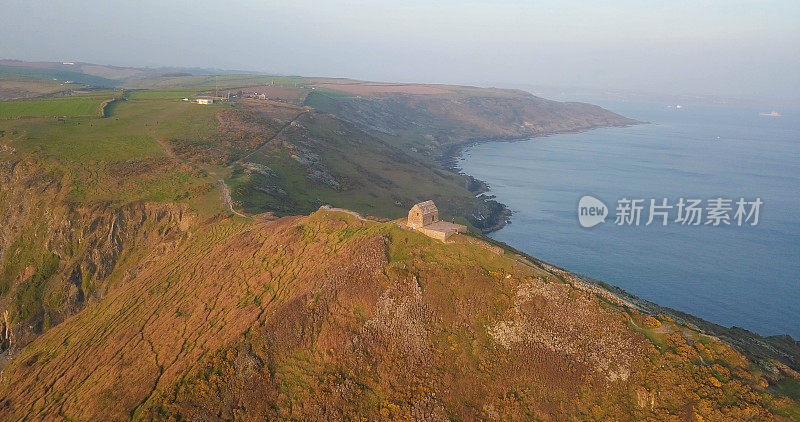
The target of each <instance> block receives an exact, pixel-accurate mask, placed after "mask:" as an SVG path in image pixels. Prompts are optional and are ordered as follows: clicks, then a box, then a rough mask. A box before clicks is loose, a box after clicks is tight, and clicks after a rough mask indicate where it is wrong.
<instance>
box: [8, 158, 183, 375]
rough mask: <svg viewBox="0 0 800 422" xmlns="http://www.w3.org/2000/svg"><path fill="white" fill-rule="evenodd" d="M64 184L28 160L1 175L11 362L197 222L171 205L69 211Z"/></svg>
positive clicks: (107, 205)
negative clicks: (132, 263) (132, 264)
mask: <svg viewBox="0 0 800 422" xmlns="http://www.w3.org/2000/svg"><path fill="white" fill-rule="evenodd" d="M65 180H66V179H64V178H62V177H60V176H59V175H58V174H55V173H48V172H47V171H46V170H44V169H43V168H42V167H40V166H38V165H37V164H36V163H33V162H30V161H6V162H4V163H3V167H2V171H0V183H3V185H4V186H6V187H7V189H4V190H3V193H2V194H1V195H0V215H2V219H3V221H5V222H7V224H4V225H3V227H2V228H0V273H1V274H2V275H3V279H2V284H1V285H0V289H2V290H1V291H2V296H0V312H3V314H4V316H5V317H4V322H3V326H2V330H0V331H2V332H3V333H4V334H2V337H0V352H2V353H3V354H4V356H5V357H8V356H11V355H13V354H14V353H15V352H16V351H18V350H19V349H20V348H22V347H24V346H25V345H26V344H28V343H29V342H30V341H32V340H33V339H35V338H36V337H38V336H39V335H41V334H42V333H43V332H45V331H47V330H49V329H50V328H52V327H54V326H56V325H58V324H60V323H61V322H63V321H64V320H65V319H66V318H68V317H69V316H71V315H74V314H75V313H76V312H78V311H80V310H81V309H83V307H85V306H86V303H87V302H91V301H96V300H100V299H101V298H102V297H103V296H104V295H105V293H106V292H107V290H108V289H109V288H110V281H111V280H110V279H109V277H110V275H111V274H112V273H113V272H114V271H115V270H116V269H118V268H119V267H120V265H121V264H123V263H124V262H125V261H126V260H133V259H135V257H136V255H137V254H140V253H141V251H142V250H144V249H149V248H164V247H167V245H169V244H170V243H172V242H175V241H177V240H179V239H180V238H181V237H182V236H183V235H184V234H185V233H186V231H187V230H188V229H189V227H190V225H191V222H192V221H193V220H194V217H193V215H192V214H191V213H189V212H188V211H187V210H186V209H185V208H184V207H183V206H180V205H173V204H156V203H145V202H134V203H129V204H124V205H116V204H110V203H102V204H95V205H91V206H86V205H82V206H76V205H71V204H70V203H69V201H68V193H69V189H70V186H68V184H67V183H66V182H65ZM0 364H2V361H0Z"/></svg>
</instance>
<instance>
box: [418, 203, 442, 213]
mask: <svg viewBox="0 0 800 422" xmlns="http://www.w3.org/2000/svg"><path fill="white" fill-rule="evenodd" d="M411 208H412V209H414V208H416V209H418V210H419V211H420V212H421V213H423V214H430V213H432V212H436V213H438V212H439V210H438V209H436V205H435V204H434V203H433V201H425V202H420V203H419V204H416V205H414V206H413V207H411Z"/></svg>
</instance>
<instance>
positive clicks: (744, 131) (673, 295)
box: [458, 99, 800, 339]
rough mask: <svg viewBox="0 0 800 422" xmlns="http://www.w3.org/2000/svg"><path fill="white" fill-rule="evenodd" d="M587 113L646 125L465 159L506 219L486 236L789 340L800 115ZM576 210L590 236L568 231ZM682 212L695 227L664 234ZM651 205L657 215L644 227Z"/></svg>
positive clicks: (661, 300)
mask: <svg viewBox="0 0 800 422" xmlns="http://www.w3.org/2000/svg"><path fill="white" fill-rule="evenodd" d="M591 102H593V103H595V104H598V105H601V106H603V107H605V108H608V109H610V110H612V111H614V112H617V113H619V114H622V115H624V116H626V117H630V118H633V119H637V120H640V121H646V122H650V123H649V124H642V125H635V126H630V127H624V128H605V129H597V130H591V131H588V132H584V133H573V134H563V135H553V136H547V137H539V138H532V139H529V140H522V141H515V142H487V143H480V144H477V145H474V146H472V147H470V148H468V149H467V150H465V151H464V152H463V155H462V157H461V158H460V160H459V161H458V165H459V166H460V168H461V169H462V171H463V172H464V173H466V174H469V175H472V176H474V177H476V178H478V179H481V180H483V181H486V182H487V183H488V184H489V186H490V189H491V190H490V192H489V193H488V194H490V195H495V196H496V199H497V200H498V201H499V202H502V203H504V204H506V205H508V207H509V208H510V209H511V210H512V212H513V215H512V216H511V223H510V224H508V225H507V226H506V227H504V228H502V229H501V230H499V231H496V232H494V233H492V234H490V236H491V237H492V238H494V239H497V240H500V241H503V242H505V243H508V244H509V245H512V246H514V247H515V248H517V249H520V250H522V251H525V252H526V253H528V254H530V255H532V256H535V257H537V258H540V259H542V260H544V261H547V262H550V263H552V264H554V265H557V266H559V267H562V268H565V269H567V270H570V271H572V272H576V273H580V274H583V275H586V276H589V277H591V278H594V279H598V280H602V281H604V282H606V283H608V284H612V285H615V286H618V287H620V288H622V289H624V290H626V291H628V292H629V293H632V294H634V295H636V296H639V297H641V298H644V299H647V300H649V301H652V302H655V303H658V304H660V305H663V306H668V307H671V308H674V309H677V310H680V311H684V312H688V313H690V314H693V315H695V316H698V317H701V318H703V319H706V320H708V321H711V322H714V323H717V324H720V325H724V326H738V327H742V328H745V329H748V330H750V331H753V332H756V333H759V334H762V335H778V334H789V335H791V336H792V337H793V338H795V339H800V110H798V109H794V110H788V109H786V110H779V111H778V112H779V113H780V114H781V116H780V117H770V116H764V115H762V113H770V112H772V110H771V109H770V108H763V107H760V108H753V107H745V106H731V105H691V104H684V105H681V107H677V106H678V104H666V103H661V102H643V101H602V100H601V101H598V100H596V99H595V100H594V101H591ZM584 196H592V197H594V198H596V199H598V200H600V201H601V202H602V203H603V204H604V205H605V206H606V208H607V209H606V214H605V215H606V218H605V220H604V221H602V222H600V223H599V224H597V225H595V226H594V227H588V228H587V227H583V226H582V225H581V224H580V223H579V219H578V202H579V201H580V198H582V197H584ZM681 198H684V203H685V204H688V203H689V202H688V201H687V200H689V199H694V200H697V199H699V200H701V202H699V203H697V205H696V206H695V207H694V208H695V209H699V215H700V224H699V225H691V224H688V223H689V221H688V220H687V222H686V223H683V224H682V223H681V222H680V221H676V220H679V216H678V215H677V214H678V206H677V204H678V202H679V201H680V199H681ZM718 198H722V199H723V201H717V199H718ZM639 199H641V200H642V202H636V203H633V202H631V201H632V200H639ZM651 199H652V200H653V203H654V205H656V206H660V205H666V206H667V207H663V208H658V207H656V208H655V209H653V210H654V211H657V212H658V213H656V214H654V216H655V218H654V220H653V222H651V224H650V225H647V222H648V219H649V213H650V211H651ZM742 199H743V200H744V201H743V203H742V205H741V207H742V210H743V211H744V212H745V213H744V214H741V215H740V217H742V218H741V224H739V222H738V221H737V219H736V218H734V217H735V216H736V211H737V210H738V208H739V206H738V205H737V202H739V201H740V200H742ZM757 199H760V202H761V204H760V205H758V206H756V205H755V204H754V203H755V202H757ZM665 200H666V203H665V202H664V201H665ZM728 200H730V201H731V202H730V203H728V202H727V201H728ZM634 205H636V207H634ZM669 206H672V208H668V207H669ZM639 207H641V208H639ZM634 208H637V209H639V210H640V211H639V213H640V220H639V223H638V224H634V223H636V221H635V219H634V218H631V217H632V216H634V215H635V213H634V212H633V211H632V210H633V209H634ZM727 208H730V210H728V209H727ZM754 208H757V211H758V222H757V223H756V224H755V225H753V223H754V222H755V220H754V217H755V212H754V211H756V210H754ZM664 213H666V214H667V217H666V224H667V225H663V224H664ZM686 215H687V213H686V208H684V212H683V216H684V217H685V216H686ZM697 215H698V214H694V216H695V217H696V216H697ZM725 215H727V216H728V217H729V220H728V221H729V223H730V224H725V223H724V218H725V217H724V216H725ZM713 216H716V217H713ZM748 216H749V217H750V219H749V220H748V219H747V217H748ZM618 217H619V221H617V219H618ZM709 221H710V222H711V224H706V223H707V222H709ZM715 221H718V222H719V224H718V225H714V222H715ZM691 222H692V223H694V222H697V220H694V221H691Z"/></svg>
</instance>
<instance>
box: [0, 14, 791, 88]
mask: <svg viewBox="0 0 800 422" xmlns="http://www.w3.org/2000/svg"><path fill="white" fill-rule="evenodd" d="M0 57H2V58H16V59H24V60H68V61H86V62H94V63H101V64H116V65H125V66H201V67H215V68H225V69H242V70H255V71H264V72H274V73H284V74H300V75H310V76H311V75H313V76H317V75H318V76H346V77H353V78H361V79H372V80H392V81H417V82H448V83H473V84H484V85H491V84H509V83H510V84H531V85H559V86H573V87H592V88H604V89H625V90H638V91H650V92H677V93H696V94H718V95H725V96H736V97H754V98H771V99H782V100H783V101H788V100H798V101H800V1H798V0H785V1H737V0H724V1H722V0H720V1H698V0H695V1H684V0H669V1H667V0H664V1H648V0H638V1H636V0H632V1H564V2H556V1H539V2H533V1H530V2H523V1H502V0H496V1H469V0H467V1H439V2H434V1H416V0H410V1H381V0H364V1H341V2H331V1H306V0H292V1H281V2H276V1H254V0H253V1H244V0H226V1H208V0H184V1H169V0H164V1H149V0H145V1H142V0H140V1H114V0H85V1H80V2H78V1H60V0H46V1H40V0H0Z"/></svg>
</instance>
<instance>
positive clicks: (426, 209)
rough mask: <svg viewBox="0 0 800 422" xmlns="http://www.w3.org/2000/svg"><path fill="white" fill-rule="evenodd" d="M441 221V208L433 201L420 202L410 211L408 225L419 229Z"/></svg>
mask: <svg viewBox="0 0 800 422" xmlns="http://www.w3.org/2000/svg"><path fill="white" fill-rule="evenodd" d="M435 221H439V210H438V209H437V208H436V205H435V204H434V203H433V201H425V202H420V203H419V204H416V205H414V206H413V207H411V210H410V211H408V227H411V228H412V229H418V228H421V227H424V226H427V225H428V224H431V223H433V222H435Z"/></svg>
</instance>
